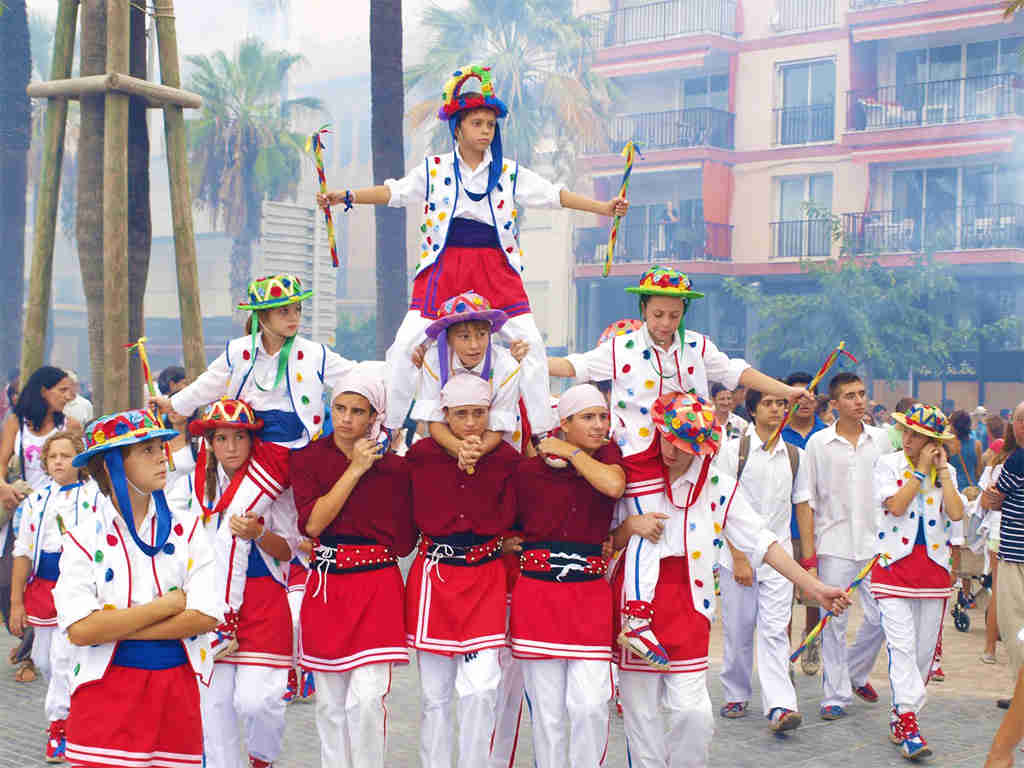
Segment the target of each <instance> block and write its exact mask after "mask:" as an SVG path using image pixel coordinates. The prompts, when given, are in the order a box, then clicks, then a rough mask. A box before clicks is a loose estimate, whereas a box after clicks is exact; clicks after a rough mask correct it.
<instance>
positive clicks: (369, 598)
mask: <svg viewBox="0 0 1024 768" xmlns="http://www.w3.org/2000/svg"><path fill="white" fill-rule="evenodd" d="M324 579H325V581H324V583H323V584H321V583H320V576H319V574H317V573H315V572H314V573H312V574H311V575H310V579H309V584H308V585H307V587H306V594H305V596H304V597H303V598H302V609H301V611H300V612H299V622H300V627H301V629H300V632H299V664H300V665H301V666H302V667H303V669H313V670H318V671H320V672H347V671H348V670H350V669H355V668H356V667H361V666H363V665H365V664H381V663H388V662H393V663H396V664H408V663H409V650H408V649H407V648H406V645H405V622H404V616H403V614H402V603H403V595H402V573H401V571H399V570H398V566H390V567H388V568H379V569H377V570H374V571H357V572H354V573H328V574H326V575H325V576H324Z"/></svg>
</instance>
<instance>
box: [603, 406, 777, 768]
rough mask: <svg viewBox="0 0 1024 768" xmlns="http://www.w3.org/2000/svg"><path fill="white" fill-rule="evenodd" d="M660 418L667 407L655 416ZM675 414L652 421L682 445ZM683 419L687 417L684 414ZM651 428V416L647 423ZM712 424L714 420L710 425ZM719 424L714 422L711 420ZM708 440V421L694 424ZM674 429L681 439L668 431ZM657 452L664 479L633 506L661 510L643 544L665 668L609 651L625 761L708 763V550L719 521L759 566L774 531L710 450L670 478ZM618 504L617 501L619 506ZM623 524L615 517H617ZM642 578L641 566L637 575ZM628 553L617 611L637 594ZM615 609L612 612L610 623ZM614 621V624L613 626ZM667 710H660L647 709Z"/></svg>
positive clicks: (615, 587) (717, 536) (696, 766)
mask: <svg viewBox="0 0 1024 768" xmlns="http://www.w3.org/2000/svg"><path fill="white" fill-rule="evenodd" d="M695 404H700V405H701V409H702V410H708V411H711V412H713V409H712V408H711V406H710V405H709V404H708V403H707V402H706V401H703V400H700V401H697V398H696V397H695V396H694V395H693V394H685V395H674V396H672V395H668V396H666V397H665V398H664V399H663V405H662V411H663V413H664V414H666V415H668V414H670V413H676V414H678V413H685V410H686V406H687V405H688V406H689V407H690V408H692V407H693V405H695ZM662 418H663V419H664V416H663V417H662ZM684 420H685V416H683V418H682V419H679V424H680V426H679V427H675V426H673V425H674V424H675V422H676V419H675V418H670V419H668V420H667V422H666V421H658V422H656V425H657V429H658V430H670V431H671V433H672V435H673V436H674V437H670V438H669V439H673V442H674V443H675V444H676V445H677V447H680V448H682V449H683V450H690V449H688V448H686V444H687V443H692V442H693V440H694V436H692V435H690V434H687V432H686V427H685V425H684V424H683V422H684ZM686 421H687V423H689V422H688V420H686ZM652 428H654V425H652ZM716 428H717V425H716ZM718 429H720V428H718ZM701 433H702V434H703V435H704V440H702V441H701V442H702V443H703V442H706V441H707V440H708V439H709V437H710V433H711V429H709V428H708V427H704V428H703V429H702V430H701ZM675 437H677V438H678V441H677V440H676V439H675ZM655 445H656V446H659V452H658V453H656V454H654V455H653V456H652V458H651V461H652V463H653V462H654V461H657V462H658V464H660V465H661V473H662V474H661V477H662V479H661V487H660V490H659V491H658V492H657V493H656V494H647V495H644V496H640V497H635V498H636V503H637V506H638V510H637V511H638V512H640V513H647V512H661V513H664V514H666V515H668V516H669V517H668V519H667V520H664V521H663V522H664V524H665V529H664V532H663V533H662V535H661V538H660V539H659V540H658V543H657V544H652V543H651V542H649V541H646V540H644V543H643V548H645V549H646V548H650V549H652V550H655V554H656V557H657V558H658V559H659V560H660V568H659V577H658V582H657V585H656V587H655V591H654V599H653V600H652V601H651V616H652V618H651V627H652V630H653V632H654V634H655V635H656V636H657V637H658V639H659V640H660V641H661V643H662V644H663V646H664V647H665V649H666V651H667V653H668V658H669V663H668V669H667V670H664V671H660V670H657V669H654V668H652V667H651V666H650V665H649V664H648V663H647V662H646V660H645V659H643V658H642V657H640V656H638V655H636V654H634V653H631V652H628V651H627V650H626V648H624V647H621V646H620V647H619V648H618V649H617V650H616V654H615V661H616V662H617V664H618V666H619V670H620V671H619V687H620V694H621V696H622V708H623V712H624V724H625V730H626V740H627V744H628V750H629V759H630V760H631V761H632V762H631V765H633V766H636V768H668V767H669V766H671V768H680V767H681V766H685V767H686V768H701V767H703V766H706V765H707V760H708V753H709V750H710V745H711V737H712V735H713V733H714V718H713V716H712V714H711V699H710V697H709V696H708V690H707V669H708V643H709V637H710V629H711V618H712V616H713V614H714V598H715V594H714V574H713V573H712V566H713V564H714V560H715V551H716V550H717V549H720V548H721V547H722V546H723V544H724V539H723V537H722V529H723V526H724V527H725V529H726V530H728V532H729V540H730V541H731V542H732V543H733V545H734V546H735V547H737V548H738V549H740V550H741V551H743V552H744V554H746V555H747V557H749V558H750V561H751V565H752V566H753V567H754V568H758V567H760V565H761V563H762V561H763V559H764V556H765V553H766V552H767V551H768V548H769V547H770V546H771V545H772V543H774V542H775V541H776V537H775V535H774V534H773V533H772V532H771V531H770V530H769V529H767V528H765V527H764V525H763V523H762V521H761V519H760V516H759V515H758V514H757V513H756V512H755V511H754V510H753V509H752V508H751V507H750V505H749V503H748V502H747V501H746V498H745V496H744V494H742V493H735V494H734V493H733V491H734V489H735V487H736V482H735V480H733V478H731V477H730V476H728V475H726V474H725V473H724V472H722V471H720V470H719V469H718V468H716V467H712V465H711V461H712V459H711V456H709V455H705V456H695V457H694V459H693V461H692V463H691V464H690V466H689V468H688V469H687V470H686V471H685V472H683V474H682V475H680V476H679V477H678V478H676V480H675V481H673V482H671V483H670V482H669V480H668V475H667V468H666V467H665V466H664V464H663V463H662V462H661V456H660V444H659V443H658V442H657V441H656V442H655ZM620 509H621V507H620ZM616 522H617V523H619V524H621V523H622V522H623V520H622V519H619V520H617V521H616ZM641 578H643V577H642V575H641ZM636 579H637V575H636V571H635V561H634V562H630V561H628V560H626V559H620V561H619V564H618V565H617V566H616V571H615V575H614V576H613V579H612V594H613V596H614V597H615V599H616V601H617V608H619V610H620V611H622V610H624V609H625V608H626V604H627V601H631V600H632V599H633V597H632V596H633V595H634V594H636V585H635V582H636ZM618 616H619V614H618V613H617V612H613V614H612V618H613V621H614V623H615V624H616V625H617V624H619V622H618V620H617V619H618ZM618 630H619V627H618V626H615V627H614V628H613V632H617V631H618ZM661 709H664V710H665V716H664V719H662V718H659V717H657V716H652V714H655V713H657V712H659V710H661Z"/></svg>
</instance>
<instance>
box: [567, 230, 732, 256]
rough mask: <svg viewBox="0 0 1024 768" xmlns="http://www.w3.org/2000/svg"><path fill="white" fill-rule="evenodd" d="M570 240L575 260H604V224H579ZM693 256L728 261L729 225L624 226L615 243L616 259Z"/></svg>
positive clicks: (606, 240)
mask: <svg viewBox="0 0 1024 768" xmlns="http://www.w3.org/2000/svg"><path fill="white" fill-rule="evenodd" d="M623 221H624V222H625V221H628V220H625V219H624V220H623ZM574 240H575V251H576V263H577V264H603V263H604V260H605V256H606V255H607V250H606V249H607V247H608V228H607V227H579V228H577V229H576V232H575V235H574ZM695 260H707V261H731V260H732V225H731V224H719V223H716V222H713V221H706V222H704V223H703V225H701V224H697V225H696V226H691V225H686V224H672V223H668V222H665V223H659V224H656V225H654V226H652V227H651V228H650V230H649V231H648V229H647V227H645V226H634V227H632V228H629V227H628V226H625V227H623V229H622V230H620V232H619V239H618V242H617V243H616V246H615V261H616V263H637V262H640V263H655V262H666V261H695Z"/></svg>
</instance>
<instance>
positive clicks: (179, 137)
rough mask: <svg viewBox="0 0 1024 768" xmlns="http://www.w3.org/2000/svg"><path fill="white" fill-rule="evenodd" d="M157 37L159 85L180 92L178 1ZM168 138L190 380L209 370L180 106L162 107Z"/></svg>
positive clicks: (167, 7)
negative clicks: (176, 19) (177, 30)
mask: <svg viewBox="0 0 1024 768" xmlns="http://www.w3.org/2000/svg"><path fill="white" fill-rule="evenodd" d="M156 34H157V40H158V44H159V47H160V81H161V82H162V83H163V84H164V85H166V86H171V87H173V88H180V87H181V72H180V70H179V67H178V36H177V32H176V31H175V27H174V0H156ZM164 136H165V141H166V145H167V172H168V177H169V179H170V183H171V221H172V225H173V227H174V258H175V262H176V264H177V268H178V311H179V312H180V314H181V345H182V351H183V353H184V358H185V370H186V371H187V372H188V375H189V377H190V378H191V377H195V376H198V375H199V374H200V373H202V371H203V370H204V369H205V368H206V353H205V352H204V350H203V317H202V313H201V312H200V309H199V271H198V269H197V267H196V237H195V230H194V229H193V226H192V193H191V191H190V190H189V180H188V148H187V146H186V142H185V115H184V110H183V109H182V107H181V106H180V105H179V104H170V103H168V104H166V105H164Z"/></svg>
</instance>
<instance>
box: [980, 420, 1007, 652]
mask: <svg viewBox="0 0 1024 768" xmlns="http://www.w3.org/2000/svg"><path fill="white" fill-rule="evenodd" d="M1016 450H1017V440H1016V439H1015V438H1014V436H1013V430H1012V429H1007V430H1006V433H1005V437H1004V442H1003V448H1002V450H1001V451H999V453H997V454H996V455H995V456H993V457H992V458H991V460H990V462H989V464H988V466H986V467H985V469H984V471H983V472H982V473H981V477H980V478H978V486H979V487H981V488H994V487H995V484H996V480H998V479H999V473H1000V472H1002V470H1003V464H1004V463H1005V462H1006V460H1007V459H1008V458H1009V457H1010V455H1011V454H1012V453H1013V452H1014V451H1016ZM972 506H975V507H976V506H978V502H977V501H975V502H973V503H972ZM979 511H981V512H982V514H985V513H984V511H983V510H979ZM999 518H1000V510H998V509H993V510H991V511H989V512H988V513H987V514H986V518H985V524H986V526H987V528H988V546H987V547H986V550H987V555H988V559H989V564H990V566H991V573H992V587H991V589H992V596H991V598H989V603H988V608H986V609H985V652H984V653H983V654H982V655H981V660H982V662H984V663H985V664H995V663H996V642H997V641H998V640H999V622H998V621H997V620H996V578H997V577H998V574H997V571H998V568H999V558H998V557H997V556H996V555H997V554H998V553H999Z"/></svg>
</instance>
